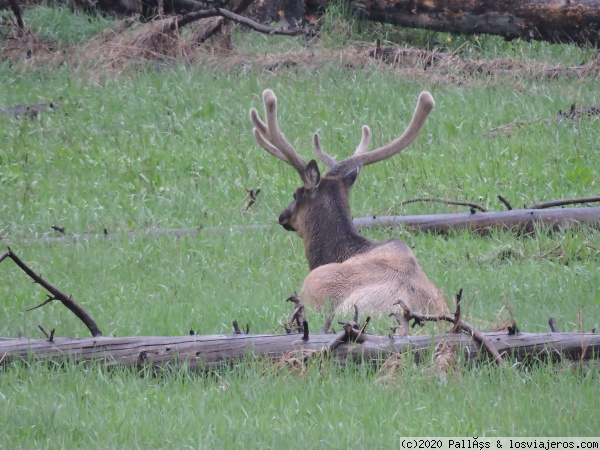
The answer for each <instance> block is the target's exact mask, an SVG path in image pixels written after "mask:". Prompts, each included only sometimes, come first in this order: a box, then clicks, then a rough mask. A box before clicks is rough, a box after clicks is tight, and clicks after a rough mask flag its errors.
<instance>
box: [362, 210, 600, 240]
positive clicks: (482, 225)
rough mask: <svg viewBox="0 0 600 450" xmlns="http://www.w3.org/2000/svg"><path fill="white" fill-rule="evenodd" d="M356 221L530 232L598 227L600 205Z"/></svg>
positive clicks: (424, 228) (427, 228) (434, 229)
mask: <svg viewBox="0 0 600 450" xmlns="http://www.w3.org/2000/svg"><path fill="white" fill-rule="evenodd" d="M354 224H355V225H356V226H357V227H359V228H366V227H374V226H398V225H404V226H405V227H409V228H412V229H415V230H419V231H426V232H430V233H439V234H446V233H448V232H449V231H451V230H463V229H467V230H470V231H477V232H481V231H486V230H490V229H492V228H496V229H506V230H509V229H518V230H522V231H525V232H528V233H529V232H532V231H534V230H535V228H536V227H545V228H551V229H553V230H559V229H565V228H570V227H573V226H588V227H591V228H598V227H599V226H600V207H597V206H596V207H590V208H563V209H513V210H510V211H499V212H472V213H458V214H431V215H421V216H379V217H363V218H357V219H354Z"/></svg>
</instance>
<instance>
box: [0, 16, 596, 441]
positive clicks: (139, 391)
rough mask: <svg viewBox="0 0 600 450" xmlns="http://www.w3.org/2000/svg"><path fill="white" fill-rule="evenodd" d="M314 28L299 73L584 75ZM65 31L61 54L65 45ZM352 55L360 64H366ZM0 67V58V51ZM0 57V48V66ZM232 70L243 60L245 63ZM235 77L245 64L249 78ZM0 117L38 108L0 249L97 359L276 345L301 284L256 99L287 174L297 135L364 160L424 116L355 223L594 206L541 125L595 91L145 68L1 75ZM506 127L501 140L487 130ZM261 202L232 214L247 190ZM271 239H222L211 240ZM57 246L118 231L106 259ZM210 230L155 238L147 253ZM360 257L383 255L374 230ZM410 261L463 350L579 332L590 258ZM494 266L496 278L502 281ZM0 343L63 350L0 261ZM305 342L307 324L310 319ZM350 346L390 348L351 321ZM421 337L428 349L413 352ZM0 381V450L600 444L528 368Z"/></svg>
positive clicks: (13, 139)
mask: <svg viewBox="0 0 600 450" xmlns="http://www.w3.org/2000/svg"><path fill="white" fill-rule="evenodd" d="M26 20H28V21H29V23H31V24H32V25H33V26H34V27H35V28H34V29H35V31H36V32H37V33H38V34H39V35H41V36H44V37H46V38H47V39H54V40H60V41H63V42H67V43H69V44H77V43H80V42H82V41H83V40H82V39H83V38H82V37H81V36H83V37H85V38H86V39H89V38H90V37H91V36H93V35H94V34H96V33H98V32H100V31H102V30H103V29H105V28H106V27H111V26H114V23H112V22H110V21H106V20H101V19H95V20H93V21H88V20H87V19H86V18H85V17H82V16H73V15H72V14H70V13H68V12H67V11H65V10H58V11H53V10H48V9H45V8H38V9H34V10H30V11H28V13H27V16H26ZM357 26H359V25H357V22H356V19H353V20H350V19H348V18H344V17H342V16H339V15H334V14H332V13H330V14H329V15H328V16H327V17H326V20H325V21H324V29H323V37H322V39H321V41H320V42H319V43H318V44H317V45H318V46H317V47H316V49H315V50H314V51H315V52H318V51H327V50H328V51H331V50H336V49H342V48H344V47H345V46H348V45H352V44H355V43H356V40H357V39H358V38H361V39H370V38H373V36H375V35H377V36H380V37H383V38H384V39H387V40H388V41H390V42H391V43H394V42H396V41H397V40H399V39H402V40H403V41H404V42H410V43H413V44H415V45H420V46H422V47H424V48H437V49H440V51H442V52H443V51H448V52H451V51H456V50H458V49H461V51H462V52H463V54H464V55H465V56H466V57H468V58H472V59H482V60H491V61H493V60H494V59H496V58H508V57H510V58H513V59H514V60H515V61H516V62H518V63H520V64H522V65H527V64H539V63H543V64H547V65H548V66H551V65H564V66H570V65H576V64H579V63H581V62H587V61H590V60H591V59H592V58H593V56H594V54H595V53H594V51H593V49H589V48H578V47H574V46H570V45H549V44H543V43H525V42H508V43H507V42H503V41H502V40H501V39H497V38H493V37H489V36H478V37H457V36H450V35H445V34H439V33H428V32H422V31H421V32H418V31H409V30H401V29H397V28H394V27H387V26H386V27H384V26H380V25H374V24H365V23H360V27H361V30H362V31H361V34H360V35H357V36H355V35H352V36H351V35H350V34H349V30H350V31H356V27H357ZM75 31H78V33H76V32H75ZM372 40H373V39H371V40H370V41H368V42H372ZM233 42H234V52H238V53H239V54H240V55H242V56H241V58H242V57H245V55H253V54H255V55H259V54H261V55H263V54H265V53H266V52H272V53H281V54H283V55H284V56H285V55H289V54H291V53H292V52H294V51H297V50H300V49H303V48H304V47H305V45H306V43H305V42H304V40H303V39H302V38H275V37H265V36H262V35H256V34H251V33H247V32H243V31H242V30H239V29H236V30H235V31H234V35H233ZM2 45H3V44H2V42H0V46H2ZM0 48H1V47H0ZM253 52H254V53H253ZM0 57H1V54H0ZM249 57H250V56H249ZM0 79H2V80H3V81H2V86H3V88H2V89H1V90H0V106H6V105H13V104H25V103H42V102H49V101H55V102H58V104H59V108H58V109H57V111H55V112H48V113H43V114H41V115H40V117H39V120H29V119H24V118H14V117H11V116H0V235H2V237H3V238H4V241H3V242H4V244H6V243H8V242H10V246H11V248H12V249H13V250H14V251H15V252H16V253H17V254H18V255H19V256H20V257H21V258H22V259H23V260H24V261H26V262H27V263H29V264H30V265H31V266H32V267H34V268H35V270H36V271H37V272H38V273H41V274H42V275H43V276H44V277H45V278H47V279H48V280H49V281H51V282H52V283H54V284H55V285H57V286H58V287H59V288H60V289H61V290H63V291H65V292H67V293H69V294H72V295H73V297H74V298H75V299H76V300H77V301H79V302H80V303H81V304H82V305H83V306H84V307H85V308H86V309H87V310H88V311H89V312H90V313H91V315H92V316H93V317H94V318H95V319H96V321H97V322H98V324H99V326H100V327H101V329H102V330H103V332H104V334H105V335H116V336H127V335H182V334H187V333H188V332H189V330H190V329H193V330H194V331H195V332H196V333H197V334H217V333H230V332H231V330H232V329H231V321H232V320H233V319H236V320H238V321H239V322H240V323H242V324H246V323H247V324H249V325H250V330H251V332H255V333H271V332H280V330H278V329H277V327H278V324H279V323H281V322H282V321H283V320H284V319H285V318H286V317H287V315H288V314H289V312H290V307H289V303H288V304H286V303H285V302H284V299H285V298H286V297H287V296H288V295H289V294H291V293H293V292H294V291H297V290H298V289H299V288H300V286H301V284H302V280H303V279H304V277H305V276H306V274H307V272H308V268H307V264H306V261H305V259H304V249H303V247H302V243H301V241H300V240H299V239H298V238H297V237H296V236H294V235H292V234H291V233H288V232H285V231H284V230H283V229H282V228H280V227H279V226H277V225H276V219H277V216H278V215H279V212H280V211H281V210H282V209H283V208H284V207H285V205H287V204H288V203H289V201H291V193H292V191H293V189H294V188H296V187H297V186H298V185H299V180H298V177H297V175H296V174H295V172H294V171H293V170H292V169H291V168H290V167H287V166H284V165H283V164H282V163H280V162H279V161H278V160H276V159H275V158H273V157H270V156H269V155H267V154H266V152H264V151H263V150H262V149H261V148H260V147H258V145H257V144H256V143H255V142H254V141H253V137H252V133H251V126H250V121H249V118H248V110H249V109H250V107H252V106H255V107H261V103H260V101H261V100H260V94H261V92H262V90H263V89H265V88H267V87H269V88H272V89H273V90H274V91H275V92H276V93H277V94H278V97H279V104H280V113H279V115H280V122H281V126H282V130H283V131H284V133H285V134H286V136H287V137H288V138H289V139H290V141H291V142H293V143H294V144H295V146H296V147H297V148H298V149H299V151H300V152H301V153H303V154H304V156H305V157H306V158H309V157H310V152H311V151H312V150H311V141H310V138H311V135H312V133H313V132H315V131H319V133H320V135H321V142H322V144H323V146H324V148H325V149H326V150H327V151H328V152H330V153H332V154H334V155H336V156H338V157H343V156H345V155H348V154H349V153H350V152H351V151H353V149H354V148H355V146H356V145H357V143H358V141H359V138H360V126H361V125H363V124H368V125H370V126H371V128H372V130H373V141H374V144H373V145H375V146H379V145H382V144H385V143H387V142H389V141H390V140H391V139H392V138H393V137H395V136H397V135H398V134H399V133H400V132H402V131H403V130H404V127H405V126H406V124H407V122H408V120H409V119H410V116H411V114H412V111H413V108H414V105H415V102H416V99H417V96H418V93H419V92H420V91H421V90H424V89H426V90H429V91H430V92H432V94H433V96H434V98H435V99H436V107H435V109H434V111H433V113H432V115H431V117H430V119H429V121H428V123H427V125H426V128H425V130H424V132H423V133H422V134H421V136H420V137H419V138H418V139H417V141H416V142H415V143H414V144H413V145H412V146H411V147H409V149H407V150H406V151H405V152H404V153H403V154H402V155H401V156H398V157H396V158H394V159H392V160H390V161H386V162H385V163H379V164H377V165H373V166H369V167H368V168H366V169H365V170H364V171H363V172H362V173H361V177H360V179H359V181H358V182H357V185H356V187H355V188H354V190H353V194H352V211H353V214H354V216H355V217H363V216H370V215H386V214H428V213H436V212H454V211H462V209H460V208H458V207H451V206H444V205H439V204H429V203H414V204H410V205H406V206H400V203H401V202H402V201H403V200H406V199H409V198H414V197H420V196H433V197H444V198H449V199H455V200H469V201H474V202H477V203H480V204H482V205H483V206H485V207H487V208H489V209H492V210H503V209H504V208H503V206H502V205H501V204H500V202H499V201H498V200H497V195H498V194H500V195H503V196H504V197H506V198H507V199H508V200H509V201H511V203H512V204H513V205H515V206H522V205H523V204H528V205H529V204H532V203H534V202H539V201H546V200H552V199H559V198H570V197H584V196H592V195H598V192H599V183H600V169H599V168H600V152H599V149H600V121H599V120H598V119H597V118H595V117H588V116H584V117H582V118H581V119H580V120H578V121H573V120H568V119H563V120H557V118H556V116H557V113H558V111H559V110H563V111H564V110H566V109H568V108H569V107H570V106H571V105H572V104H573V103H575V104H576V105H577V106H592V105H598V104H600V91H599V90H598V87H597V86H598V82H599V79H598V76H597V75H593V74H592V75H589V76H587V77H581V78H572V77H571V78H570V77H555V78H548V77H544V76H541V75H539V74H537V75H536V74H532V73H531V72H530V71H527V70H521V71H514V72H506V73H495V74H491V75H487V74H481V73H475V74H473V73H464V72H458V71H457V72H456V73H453V72H452V71H451V70H450V71H449V73H448V74H447V76H446V77H444V76H443V74H440V73H439V72H437V73H434V74H431V73H430V72H424V71H421V72H416V71H402V70H401V69H398V68H394V67H386V66H384V65H381V64H379V63H377V62H372V63H370V64H367V65H365V66H363V67H352V66H347V65H344V64H339V63H338V62H337V61H331V62H330V63H326V64H321V65H319V66H318V67H317V68H316V69H315V68H314V67H303V66H302V65H287V66H286V65H281V66H280V67H279V68H277V69H276V70H274V69H272V68H262V69H261V68H253V67H251V68H247V67H246V66H245V65H243V64H241V65H235V66H234V67H228V68H227V69H225V68H222V67H218V66H215V65H214V64H202V63H200V64H194V65H189V64H178V63H177V62H176V61H175V62H172V63H169V64H163V65H158V66H157V65H156V64H149V65H148V68H146V69H140V68H138V69H137V70H133V69H128V70H122V71H120V72H119V73H113V72H110V73H107V74H106V75H104V76H103V77H102V79H101V81H97V77H90V74H89V71H87V70H86V69H85V68H81V67H80V68H73V67H71V66H69V65H61V66H52V67H35V68H32V67H31V66H22V65H20V64H19V63H15V62H14V61H11V62H9V61H8V60H6V59H5V58H2V62H0ZM513 122H522V123H521V126H519V127H517V128H516V129H515V130H514V131H512V132H510V133H502V132H501V133H499V134H496V135H491V134H490V132H491V131H492V130H493V129H494V128H496V127H499V126H503V125H506V124H509V123H513ZM259 187H260V188H261V193H260V196H259V197H258V201H257V203H256V204H255V205H254V206H253V207H252V208H251V209H250V210H249V211H248V212H247V213H246V214H242V211H241V210H242V206H243V205H244V204H245V202H246V200H247V198H246V189H250V188H252V189H256V188H259ZM265 224H268V225H272V226H271V227H265V228H261V229H259V230H258V231H256V230H255V231H251V232H245V233H239V232H234V231H231V230H230V228H231V227H236V226H252V225H265ZM52 226H61V227H65V229H66V232H67V235H68V236H72V235H74V234H82V233H91V234H95V233H102V232H103V230H105V229H106V230H107V231H108V232H109V233H116V232H123V231H128V230H130V231H133V233H134V234H135V235H136V237H135V239H130V238H128V237H122V238H115V239H110V240H105V239H96V238H85V237H84V238H78V239H72V238H66V239H65V240H63V241H60V242H52V243H49V242H47V240H45V239H44V238H45V237H55V236H58V234H57V233H56V232H54V231H53V230H52V229H51V227H52ZM198 226H202V227H218V228H219V230H216V231H214V230H213V231H211V230H209V229H205V230H204V231H200V232H199V233H197V234H194V235H191V236H187V237H183V238H177V237H174V236H167V235H161V234H158V235H154V236H146V235H144V233H145V232H146V231H147V230H148V229H150V228H170V227H181V228H187V227H198ZM363 234H365V235H366V236H368V237H370V238H373V239H385V238H389V237H391V236H400V235H401V233H400V230H397V229H379V230H376V229H370V230H365V231H364V233H363ZM413 238H414V241H415V253H416V255H417V258H418V259H419V261H420V262H421V265H422V266H423V268H424V270H425V272H426V273H427V274H428V275H429V277H430V278H431V279H432V280H433V281H434V283H436V284H437V285H438V286H439V287H440V288H442V289H443V290H444V291H445V292H446V293H447V295H448V298H449V299H450V300H451V298H452V296H453V295H454V293H456V292H457V291H458V290H459V289H460V288H463V290H464V297H463V298H465V299H467V308H466V314H467V317H468V319H469V321H471V322H473V323H475V324H477V325H478V326H480V327H481V328H483V329H486V328H488V329H489V328H491V327H493V325H494V324H495V323H499V322H501V321H502V319H505V318H507V317H508V314H507V307H510V308H511V309H512V311H513V312H514V314H515V317H516V320H517V322H518V324H519V327H520V328H521V329H522V330H524V331H530V332H541V331H546V330H548V325H547V322H548V318H549V317H555V318H556V320H557V323H558V324H559V327H560V328H561V330H562V331H577V330H580V329H582V328H583V329H585V330H586V331H590V330H591V329H592V328H596V330H598V329H599V328H598V327H599V326H600V270H599V258H600V234H599V233H598V232H597V231H594V230H589V229H572V230H568V231H564V232H560V233H549V232H546V231H545V230H540V231H539V232H537V233H535V234H534V235H532V236H528V237H523V236H519V235H518V234H517V233H512V232H499V231H498V232H493V233H492V234H491V235H490V236H487V237H481V236H478V235H474V234H470V233H463V232H457V233H454V234H452V235H450V236H444V237H440V236H434V235H428V234H415V233H413ZM500 255H508V257H505V258H500ZM0 274H1V276H0V318H1V320H0V336H3V337H16V336H17V335H18V334H19V333H23V334H24V335H25V336H27V337H32V338H37V337H40V332H39V331H38V329H37V325H38V324H43V325H44V326H45V327H46V328H48V329H52V328H55V329H56V334H57V335H60V336H69V337H72V336H87V335H88V332H87V330H86V329H85V328H84V326H83V325H82V324H81V323H79V322H78V321H77V319H76V318H75V317H74V316H72V315H71V314H70V313H69V312H68V311H67V310H66V309H65V308H64V307H62V306H61V305H60V304H50V305H47V306H45V307H44V308H42V309H37V310H35V311H32V312H25V310H26V309H27V308H28V307H31V306H34V305H35V304H37V303H39V302H41V301H42V300H44V298H45V296H46V295H45V292H43V291H42V290H41V289H39V287H38V286H35V285H32V283H31V281H30V280H29V279H27V278H26V277H25V275H24V274H23V273H22V272H20V271H19V270H18V269H17V268H16V266H14V264H12V263H11V262H10V261H4V262H3V263H2V264H1V265H0ZM309 320H310V321H311V322H312V323H317V324H319V325H318V326H317V328H319V327H320V324H321V323H322V321H323V317H321V316H319V315H317V314H312V315H311V316H310V319H309ZM374 322H375V323H374V324H373V328H372V329H371V331H373V332H382V333H387V332H388V330H389V328H388V327H389V323H388V321H387V320H386V319H384V318H380V319H377V320H375V321H374ZM426 332H427V331H426ZM1 370H2V373H1V374H0V417H1V418H2V424H3V426H2V427H1V428H0V448H7V449H9V448H10V449H12V448H50V447H53V448H55V447H59V448H85V447H96V448H185V447H190V448H232V447H234V446H235V447H237V448H282V447H284V446H288V447H289V446H293V447H300V446H302V447H306V448H347V447H350V446H353V447H357V448H360V447H367V446H369V447H375V448H395V447H397V446H398V442H399V439H400V437H401V436H407V435H413V436H414V435H428V436H440V435H463V436H480V435H486V436H532V435H543V436H549V435H553V436H561V435H562V436H567V435H572V436H576V435H582V436H592V435H594V434H597V425H593V424H594V423H596V424H597V423H599V422H600V410H599V409H598V400H599V395H598V392H600V391H599V388H600V377H599V376H598V371H597V370H596V369H591V370H577V369H576V368H573V367H569V366H562V365H561V366H556V365H554V366H553V365H545V364H540V365H539V366H537V367H534V368H523V367H520V366H519V365H518V364H517V365H514V366H511V367H505V368H497V367H492V366H488V365H485V364H483V365H480V366H477V367H463V366H460V365H459V366H457V367H453V368H452V369H451V370H450V371H449V372H448V374H447V377H446V380H445V381H440V378H439V376H438V374H437V373H436V371H435V370H434V369H433V367H432V366H431V365H425V366H420V367H414V366H412V365H411V364H402V365H400V366H399V367H398V368H396V369H395V370H392V369H389V368H383V369H381V370H380V371H377V370H374V369H368V368H364V367H345V368H339V367H336V366H333V365H329V364H327V363H325V364H324V365H319V364H316V363H315V364H310V365H309V366H308V367H306V368H303V369H295V368H285V367H284V368H283V369H282V368H280V367H279V366H278V365H274V364H270V363H264V362H260V361H253V360H249V361H247V362H244V363H243V364H241V366H240V367H238V368H237V369H236V370H224V371H223V372H221V373H219V374H215V375H213V376H210V377H200V376H197V375H194V374H192V373H189V372H187V371H186V370H184V369H182V370H180V371H176V372H172V373H165V374H159V375H158V376H155V377H152V376H142V375H143V374H139V373H137V372H135V371H133V370H123V371H121V370H115V371H106V370H102V369H101V368H99V367H81V366H78V365H76V364H69V365H67V366H66V367H54V366H50V365H46V364H29V365H25V364H20V365H11V366H8V367H3V368H2V369H1Z"/></svg>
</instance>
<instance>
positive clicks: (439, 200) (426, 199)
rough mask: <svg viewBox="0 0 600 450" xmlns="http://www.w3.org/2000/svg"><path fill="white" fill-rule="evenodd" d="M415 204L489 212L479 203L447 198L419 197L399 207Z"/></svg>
mask: <svg viewBox="0 0 600 450" xmlns="http://www.w3.org/2000/svg"><path fill="white" fill-rule="evenodd" d="M415 202H433V203H444V204H446V205H458V206H468V207H470V208H475V209H478V210H479V211H481V212H487V209H486V208H484V207H483V206H481V205H478V204H477V203H471V202H460V201H456V200H448V199H445V198H436V197H418V198H413V199H411V200H405V201H403V202H400V204H399V205H398V206H404V205H407V204H409V203H415Z"/></svg>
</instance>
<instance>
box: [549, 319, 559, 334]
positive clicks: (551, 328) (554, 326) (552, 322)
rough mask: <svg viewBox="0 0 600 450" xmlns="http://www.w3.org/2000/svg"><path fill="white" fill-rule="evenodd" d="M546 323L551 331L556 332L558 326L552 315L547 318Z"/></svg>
mask: <svg viewBox="0 0 600 450" xmlns="http://www.w3.org/2000/svg"><path fill="white" fill-rule="evenodd" d="M548 325H550V330H551V331H552V332H553V333H558V327H557V326H556V320H554V317H550V319H548Z"/></svg>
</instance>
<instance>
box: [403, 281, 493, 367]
mask: <svg viewBox="0 0 600 450" xmlns="http://www.w3.org/2000/svg"><path fill="white" fill-rule="evenodd" d="M460 294H461V296H462V290H461V291H460ZM458 300H460V299H458ZM396 304H399V305H400V306H401V307H402V308H403V309H404V310H405V311H410V310H408V308H407V306H406V304H405V303H404V302H403V301H402V300H399V301H398V302H397V303H396ZM410 318H411V319H413V320H414V321H415V324H419V325H420V326H423V325H424V324H425V322H440V321H446V322H450V323H453V324H455V327H458V328H459V329H460V330H462V331H466V332H467V333H469V334H470V335H471V336H473V338H474V339H476V340H477V341H478V342H479V343H480V344H481V345H483V347H484V348H485V349H486V350H487V351H488V353H489V354H490V355H491V356H492V357H493V358H494V361H495V362H496V364H502V363H503V362H504V360H503V359H502V356H500V353H498V350H497V349H496V347H495V346H494V344H492V343H491V342H490V340H489V339H487V338H486V336H485V334H483V333H482V332H481V331H479V330H478V329H476V328H475V327H474V326H473V325H471V324H469V323H467V322H465V321H464V320H462V319H460V320H459V321H458V322H455V317H453V316H451V315H449V314H438V315H432V314H420V313H416V312H412V311H411V312H410ZM413 326H414V325H413Z"/></svg>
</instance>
